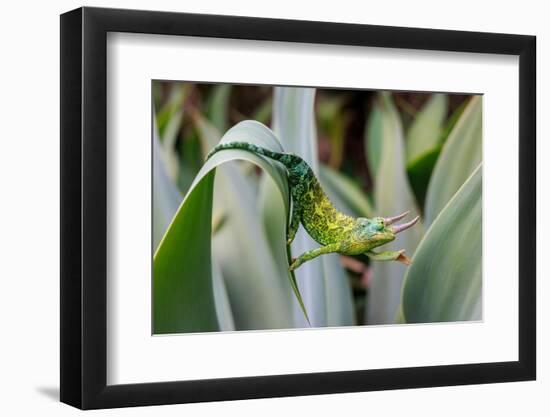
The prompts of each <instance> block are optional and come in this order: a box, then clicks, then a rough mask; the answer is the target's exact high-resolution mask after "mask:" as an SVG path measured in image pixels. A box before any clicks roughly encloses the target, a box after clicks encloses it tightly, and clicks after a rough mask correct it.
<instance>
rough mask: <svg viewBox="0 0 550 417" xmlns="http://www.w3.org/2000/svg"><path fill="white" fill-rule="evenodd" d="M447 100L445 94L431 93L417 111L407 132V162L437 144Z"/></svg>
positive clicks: (429, 150)
mask: <svg viewBox="0 0 550 417" xmlns="http://www.w3.org/2000/svg"><path fill="white" fill-rule="evenodd" d="M448 102H449V100H448V98H447V95H446V94H433V95H432V96H431V97H430V99H429V100H428V102H427V103H426V104H425V105H424V106H423V107H422V109H421V110H420V111H419V112H418V113H417V115H416V117H415V119H414V121H413V123H412V125H411V127H410V128H409V131H408V132H407V164H412V163H414V162H415V161H416V160H417V159H418V158H421V157H423V156H424V155H425V154H426V153H429V152H432V151H433V149H434V148H435V147H437V146H438V144H439V138H440V136H441V131H442V129H443V122H444V120H445V116H446V115H447V108H448Z"/></svg>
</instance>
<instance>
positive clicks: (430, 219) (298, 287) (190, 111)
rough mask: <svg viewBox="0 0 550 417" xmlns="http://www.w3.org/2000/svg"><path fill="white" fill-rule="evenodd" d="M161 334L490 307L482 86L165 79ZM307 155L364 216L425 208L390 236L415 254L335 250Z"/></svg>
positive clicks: (157, 137) (157, 107)
mask: <svg viewBox="0 0 550 417" xmlns="http://www.w3.org/2000/svg"><path fill="white" fill-rule="evenodd" d="M152 89H153V106H154V123H153V125H154V128H153V131H154V132H153V249H154V263H153V323H154V332H155V333H157V334H158V333H181V332H204V331H220V330H221V331H232V330H253V329H284V328H303V327H309V326H313V327H325V326H348V325H363V324H389V323H413V322H414V323H419V322H440V321H468V320H479V319H481V316H482V314H481V312H482V305H481V299H482V296H481V295H482V285H481V255H482V253H481V224H482V223H481V192H482V190H481V175H482V166H481V149H482V97H481V96H473V95H472V96H468V95H455V94H431V93H402V92H401V93H392V92H386V91H382V92H376V91H365V90H337V89H314V88H301V87H296V88H295V87H271V86H247V85H229V84H223V85H215V84H194V83H187V82H164V81H155V82H154V83H153V85H152ZM220 141H222V142H230V141H248V142H251V143H256V144H258V145H260V146H263V147H266V148H270V149H273V150H275V151H278V152H281V151H286V152H294V153H296V154H298V155H300V156H301V157H302V158H304V159H305V160H306V161H307V162H308V163H309V164H310V166H311V167H312V169H313V170H314V172H315V173H316V174H317V176H318V178H319V179H320V181H321V183H322V185H323V187H324V189H325V190H326V192H327V194H328V195H329V197H330V198H331V200H332V202H333V203H334V204H335V205H336V206H337V207H338V208H339V209H340V210H342V211H343V212H345V213H348V214H350V215H353V216H364V217H373V216H391V215H395V214H398V213H401V212H403V211H405V210H412V211H413V212H416V213H419V214H420V215H421V216H422V221H421V224H419V225H417V226H415V227H414V228H412V229H410V230H409V231H407V232H406V233H402V234H400V235H398V239H396V241H394V242H392V243H391V244H388V245H386V246H385V247H384V248H388V249H387V250H391V249H392V248H396V249H402V248H405V249H406V250H407V253H408V254H409V256H412V259H413V265H412V266H411V267H408V268H407V267H406V266H404V265H402V264H399V263H395V262H373V263H371V262H369V259H368V258H367V257H366V256H355V257H348V256H340V255H337V254H330V255H325V256H321V257H319V258H316V259H315V260H313V261H310V262H308V263H305V264H304V265H303V266H302V267H300V268H298V270H297V271H296V273H295V274H291V273H289V272H288V260H289V259H290V257H291V256H292V255H293V256H296V255H298V254H300V253H302V252H304V251H305V250H308V249H311V248H313V247H316V246H318V244H317V243H315V242H314V241H313V240H312V239H311V238H310V237H309V236H308V235H307V233H306V232H305V231H304V230H303V228H301V229H300V232H299V233H298V235H297V237H296V239H295V241H294V242H293V244H292V246H291V248H287V247H286V244H285V241H286V228H287V225H288V216H289V209H290V197H289V190H288V185H287V182H286V174H285V171H284V169H283V168H282V166H280V165H279V164H278V163H276V162H273V161H270V160H268V159H264V158H262V157H258V156H255V155H252V154H251V153H249V152H244V151H238V150H230V151H223V152H220V153H218V154H216V155H215V156H214V157H213V158H211V159H210V160H209V161H208V162H207V163H206V164H205V163H204V157H205V155H206V154H207V153H208V151H209V150H210V149H211V148H213V147H214V146H215V145H216V144H218V143H219V142H220Z"/></svg>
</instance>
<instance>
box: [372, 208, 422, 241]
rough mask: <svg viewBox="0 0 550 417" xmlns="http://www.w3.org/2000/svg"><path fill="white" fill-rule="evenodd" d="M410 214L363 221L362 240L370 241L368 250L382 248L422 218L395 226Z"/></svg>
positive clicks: (417, 217)
mask: <svg viewBox="0 0 550 417" xmlns="http://www.w3.org/2000/svg"><path fill="white" fill-rule="evenodd" d="M408 214H409V211H407V212H405V213H403V214H400V215H398V216H394V217H375V218H373V219H366V218H365V219H361V220H362V222H361V224H362V232H361V238H362V240H363V239H364V240H365V241H368V246H369V248H368V250H370V249H373V248H376V247H378V246H382V245H384V244H386V243H388V242H391V241H392V240H394V239H395V235H396V234H397V233H400V232H402V231H403V230H407V229H408V228H410V227H412V226H414V225H415V224H416V222H418V219H419V218H420V216H416V217H415V218H414V219H412V220H411V221H409V222H407V223H402V224H394V223H396V222H398V221H399V220H401V219H403V218H404V217H405V216H407V215H408Z"/></svg>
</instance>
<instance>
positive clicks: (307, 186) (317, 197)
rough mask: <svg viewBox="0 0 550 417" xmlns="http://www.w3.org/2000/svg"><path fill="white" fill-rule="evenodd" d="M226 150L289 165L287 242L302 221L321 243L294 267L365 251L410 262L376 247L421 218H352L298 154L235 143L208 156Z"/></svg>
mask: <svg viewBox="0 0 550 417" xmlns="http://www.w3.org/2000/svg"><path fill="white" fill-rule="evenodd" d="M223 149H242V150H245V151H249V152H252V153H254V154H256V155H260V156H264V157H267V158H270V159H272V160H275V161H278V162H280V163H281V164H282V165H284V167H285V168H286V171H287V175H288V184H289V187H290V193H291V196H292V214H291V221H290V225H289V226H288V234H287V244H289V245H290V244H291V243H292V241H293V240H294V237H295V236H296V232H297V231H298V228H299V227H300V224H302V226H303V227H304V228H305V229H306V231H307V233H308V234H309V235H310V236H311V237H312V238H313V239H314V240H315V241H316V242H317V243H319V244H320V245H321V246H320V247H318V248H316V249H312V250H310V251H307V252H305V253H303V254H301V255H300V256H299V257H297V258H295V259H293V260H292V263H291V265H290V267H289V268H290V270H294V269H296V268H298V267H299V266H300V265H302V264H303V263H304V262H307V261H309V260H311V259H314V258H316V257H318V256H320V255H324V254H327V253H333V252H335V253H339V254H342V255H359V254H365V255H367V256H368V257H369V258H371V259H372V260H377V261H399V262H403V263H405V264H407V265H409V264H410V260H409V258H408V257H407V256H406V255H405V251H404V250H399V251H391V252H389V251H386V252H375V251H373V249H375V248H377V247H379V246H382V245H384V244H386V243H388V242H391V241H392V240H394V239H395V235H396V234H397V233H400V232H402V231H403V230H406V229H408V228H410V227H412V226H413V225H414V224H415V223H416V222H417V221H418V219H419V217H418V216H417V217H415V218H414V219H413V220H411V221H409V222H407V223H403V224H398V225H394V224H395V223H396V222H397V221H399V220H401V219H403V218H404V217H405V216H407V215H408V214H409V212H408V211H407V212H405V213H403V214H400V215H398V216H395V217H389V218H384V217H375V218H372V219H369V218H366V217H358V218H355V217H351V216H348V215H347V214H344V213H342V212H341V211H339V210H338V209H337V208H336V207H334V205H333V204H332V202H331V201H330V200H329V198H328V196H327V195H326V193H325V192H324V190H323V188H322V187H321V184H320V183H319V181H318V179H317V177H316V176H315V174H314V173H313V170H312V169H311V167H310V166H309V165H308V164H307V163H306V161H304V160H303V159H302V158H300V157H299V156H297V155H294V154H291V153H279V152H273V151H270V150H269V149H265V148H262V147H259V146H256V145H253V144H251V143H248V142H231V143H224V144H221V145H218V146H216V147H215V148H214V149H212V151H210V153H209V154H208V156H207V159H208V158H210V157H211V156H212V155H213V154H215V153H216V152H218V151H220V150H223Z"/></svg>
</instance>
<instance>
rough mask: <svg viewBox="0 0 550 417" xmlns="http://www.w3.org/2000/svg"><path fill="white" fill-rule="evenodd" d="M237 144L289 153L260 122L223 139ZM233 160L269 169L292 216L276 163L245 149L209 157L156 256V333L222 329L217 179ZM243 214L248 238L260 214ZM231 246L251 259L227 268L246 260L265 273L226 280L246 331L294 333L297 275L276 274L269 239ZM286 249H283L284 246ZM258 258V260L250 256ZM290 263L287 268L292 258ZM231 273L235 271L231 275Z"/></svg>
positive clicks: (237, 316) (230, 242) (242, 226)
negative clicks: (215, 269) (214, 227)
mask: <svg viewBox="0 0 550 417" xmlns="http://www.w3.org/2000/svg"><path fill="white" fill-rule="evenodd" d="M232 141H247V142H250V143H254V144H256V145H259V146H262V147H265V148H268V149H272V150H274V151H277V152H281V151H282V148H281V146H280V144H279V142H278V141H277V139H276V138H275V136H274V135H273V133H272V132H271V131H270V130H269V129H268V128H267V127H265V126H263V125H261V124H260V123H256V122H252V121H246V122H242V123H240V124H238V125H236V126H235V127H233V128H232V129H230V130H229V131H228V132H227V133H226V134H225V135H224V137H223V138H222V142H232ZM234 160H246V161H249V162H252V163H254V164H256V165H258V166H259V167H260V168H262V169H263V170H264V172H265V174H267V175H268V176H269V177H270V178H272V180H273V182H274V183H275V184H276V186H277V187H276V190H277V193H278V194H279V196H280V199H281V201H283V204H284V205H285V212H286V213H288V201H289V199H288V186H287V183H286V176H284V175H281V171H280V169H279V168H277V167H276V166H275V163H274V162H270V161H268V160H267V159H264V158H261V157H258V156H256V155H253V154H251V153H250V152H246V151H242V150H224V151H221V152H219V153H217V154H215V155H214V156H213V157H212V158H210V159H209V160H208V161H207V162H206V163H205V164H204V166H203V167H202V168H201V170H200V172H199V174H198V175H197V177H196V178H195V181H194V182H193V184H192V186H191V187H190V189H189V191H188V193H187V195H186V197H185V198H184V200H183V202H182V204H181V205H180V207H179V209H178V212H177V213H176V215H175V217H174V219H173V221H172V223H171V224H170V226H169V228H168V230H167V232H166V234H165V236H164V238H163V240H162V241H161V243H160V245H159V248H158V250H157V252H156V254H155V257H154V266H153V272H154V276H153V277H154V278H153V291H154V303H153V304H154V317H153V318H154V320H153V321H154V331H155V333H179V332H189V331H214V330H218V329H219V327H220V325H219V323H218V320H217V318H216V305H215V296H214V290H213V285H212V282H213V280H212V261H211V223H212V203H213V191H214V177H215V169H216V168H217V167H218V166H219V165H221V164H224V163H225V162H229V161H234ZM229 168H231V167H229ZM236 172H238V171H236ZM220 177H222V176H220ZM222 178H223V177H222ZM226 185H228V186H230V185H233V186H234V187H235V188H227V189H225V188H222V190H226V191H227V193H226V194H227V195H228V196H230V197H231V198H233V199H237V200H238V199H239V198H240V197H241V196H242V195H239V194H237V192H238V190H239V187H240V186H242V184H239V183H236V184H235V183H233V184H232V182H230V181H227V182H226ZM245 197H246V198H248V196H245ZM241 214H242V216H241V217H240V218H238V217H236V218H232V221H234V222H235V223H236V224H237V226H238V227H239V230H240V231H241V232H242V233H244V232H245V231H247V230H251V226H250V224H249V222H250V220H251V219H254V218H255V217H257V216H255V215H254V213H244V212H243V213H241ZM228 221H229V220H228ZM252 226H253V225H252ZM228 229H229V227H227V228H226V227H225V226H224V227H222V228H221V230H220V232H219V233H217V234H216V238H218V236H223V231H224V230H228ZM261 230H262V229H261V228H260V227H256V231H257V232H258V236H260V237H261V234H259V233H260V232H259V231H261ZM226 242H227V245H228V247H237V246H239V245H240V244H241V243H242V244H243V245H245V246H246V247H245V248H244V249H245V252H244V253H245V256H244V257H241V258H232V259H231V262H229V263H228V265H230V266H231V265H238V264H240V263H245V262H247V263H252V264H254V266H255V267H256V268H255V271H256V272H257V271H261V273H260V275H255V276H250V277H247V278H248V280H247V281H246V283H247V284H245V285H243V284H242V283H240V282H237V281H236V280H233V279H231V277H229V278H228V280H227V282H226V284H227V291H228V294H229V298H230V300H231V308H232V310H233V312H234V319H235V324H237V322H238V321H239V320H243V321H244V327H243V328H255V329H258V328H261V329H264V328H283V327H291V325H292V316H291V308H290V300H292V297H293V295H292V285H291V277H290V274H287V276H286V277H279V276H277V274H275V273H274V272H273V271H275V270H276V265H275V262H274V260H273V258H272V257H271V256H270V253H269V250H268V248H267V242H266V241H265V239H264V240H263V241H262V239H261V238H259V239H257V240H254V239H252V240H250V239H243V238H237V239H235V238H234V237H232V238H231V239H228V240H227V241H226ZM282 244H283V245H284V242H282ZM252 253H253V254H254V256H250V254H252ZM264 254H265V256H264ZM220 262H221V263H222V267H223V262H224V259H223V258H222V259H220ZM286 264H287V265H288V259H287V263H286ZM231 272H232V271H231V270H229V271H228V274H229V275H230V274H231ZM223 273H224V278H227V277H226V271H223ZM257 282H261V285H256V286H255V283H257ZM235 294H239V297H241V298H240V301H242V302H243V305H237V304H234V303H233V300H234V297H236V295H235ZM250 306H254V312H258V310H259V309H261V313H262V314H261V317H260V318H257V317H254V316H246V314H247V309H248V308H249V307H250ZM243 317H244V318H243ZM238 328H240V327H238Z"/></svg>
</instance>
